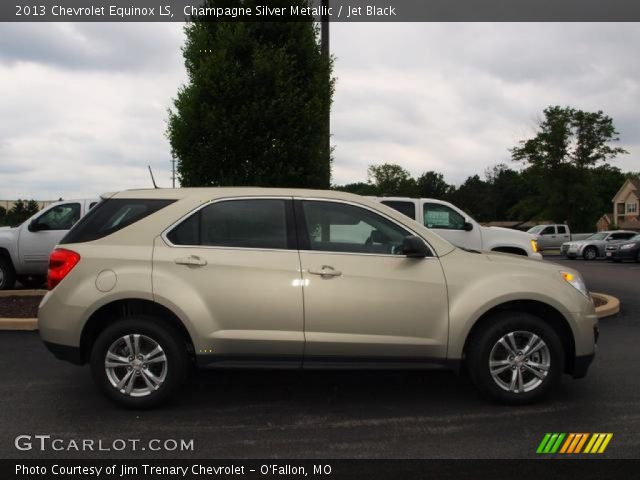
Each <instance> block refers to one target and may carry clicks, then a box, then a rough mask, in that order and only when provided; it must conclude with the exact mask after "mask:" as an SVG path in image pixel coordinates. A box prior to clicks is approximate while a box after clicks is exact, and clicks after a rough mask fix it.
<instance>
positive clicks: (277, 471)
mask: <svg viewBox="0 0 640 480" xmlns="http://www.w3.org/2000/svg"><path fill="white" fill-rule="evenodd" d="M461 453H463V452H461ZM639 468H640V460H604V459H600V460H597V459H586V458H580V459H565V458H563V459H560V458H558V457H555V458H553V459H552V458H541V459H540V460H535V459H529V460H322V459H319V460H292V459H289V460H286V459H270V460H117V461H115V460H59V461H56V460H0V478H2V479H3V480H8V479H25V480H26V479H28V480H32V479H50V478H59V479H65V480H76V479H82V480H84V479H101V480H116V479H119V480H134V479H136V480H151V479H158V480H160V479H163V480H178V479H191V480H205V479H211V478H235V479H238V480H240V479H243V480H244V479H246V480H254V479H281V478H282V479H285V478H286V479H298V478H299V479H302V478H308V479H327V480H328V479H331V480H339V479H356V478H357V479H434V480H439V479H445V480H448V479H451V480H454V479H455V480H467V479H469V480H471V479H502V478H514V479H515V478H517V479H518V480H527V479H536V480H540V479H556V478H558V479H559V478H575V479H579V480H591V479H594V480H595V479H598V480H606V479H618V478H620V479H623V478H624V479H627V478H629V479H630V478H636V476H637V472H638V469H639Z"/></svg>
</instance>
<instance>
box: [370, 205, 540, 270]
mask: <svg viewBox="0 0 640 480" xmlns="http://www.w3.org/2000/svg"><path fill="white" fill-rule="evenodd" d="M373 198H375V200H377V201H379V202H380V203H382V204H384V205H387V206H389V207H391V208H393V209H395V210H397V211H399V212H400V213H404V214H405V215H406V216H408V217H410V218H413V219H414V220H415V221H417V222H418V223H421V224H423V225H424V226H425V227H427V228H429V229H431V230H433V231H434V232H436V233H437V234H439V235H440V236H441V237H443V238H445V239H446V240H448V241H449V242H451V243H452V244H454V245H456V246H457V247H462V248H468V249H471V250H490V251H494V252H503V253H512V254H515V255H523V256H528V257H531V258H536V259H538V260H540V259H542V255H541V254H540V253H538V245H537V243H536V240H535V237H534V236H533V235H531V234H528V233H525V232H520V231H518V230H512V229H509V228H500V227H483V226H481V225H480V224H479V223H478V222H476V221H475V220H474V219H473V218H471V217H470V216H469V215H467V214H466V213H465V212H463V211H462V210H460V209H459V208H458V207H456V206H455V205H452V204H451V203H449V202H445V201H443V200H435V199H432V198H403V197H373Z"/></svg>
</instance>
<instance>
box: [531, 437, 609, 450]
mask: <svg viewBox="0 0 640 480" xmlns="http://www.w3.org/2000/svg"><path fill="white" fill-rule="evenodd" d="M565 438H566V440H565ZM612 438H613V433H592V434H589V433H569V434H565V433H546V434H545V435H544V437H543V438H542V441H541V442H540V445H538V448H537V450H536V453H543V454H545V453H546V454H554V453H562V454H577V453H590V454H593V453H603V452H604V451H605V450H606V448H607V446H608V445H609V442H610V441H611V439H612ZM587 440H588V442H587ZM585 444H586V447H585ZM583 447H585V448H584V451H583V450H582V448H583Z"/></svg>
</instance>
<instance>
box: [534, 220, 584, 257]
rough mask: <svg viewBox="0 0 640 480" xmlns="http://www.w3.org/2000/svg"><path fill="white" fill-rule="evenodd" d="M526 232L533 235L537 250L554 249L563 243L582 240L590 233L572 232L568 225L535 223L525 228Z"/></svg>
mask: <svg viewBox="0 0 640 480" xmlns="http://www.w3.org/2000/svg"><path fill="white" fill-rule="evenodd" d="M527 233H530V234H532V235H535V237H536V241H537V242H538V250H540V251H541V252H543V251H545V250H555V249H558V248H560V247H561V246H562V244H563V243H566V242H570V241H578V240H584V239H586V238H588V237H590V236H591V235H593V234H592V233H576V234H572V233H571V229H570V228H569V225H565V224H557V225H536V226H535V227H532V228H530V229H529V230H527Z"/></svg>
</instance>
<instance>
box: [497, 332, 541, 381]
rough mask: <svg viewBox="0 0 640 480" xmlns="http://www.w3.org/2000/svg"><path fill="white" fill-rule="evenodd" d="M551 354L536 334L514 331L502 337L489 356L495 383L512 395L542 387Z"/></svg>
mask: <svg viewBox="0 0 640 480" xmlns="http://www.w3.org/2000/svg"><path fill="white" fill-rule="evenodd" d="M550 367H551V352H550V351H549V347H548V346H547V344H546V343H545V341H544V340H543V339H542V338H540V337H539V336H538V335H536V334H535V333H533V332H528V331H522V330H518V331H514V332H509V333H507V334H506V335H504V336H502V337H500V339H499V340H498V341H497V342H496V343H495V345H494V346H493V348H492V349H491V353H490V355H489V371H490V373H491V377H492V378H493V381H494V382H495V383H496V384H497V385H498V386H499V387H500V388H501V389H503V390H505V391H507V392H511V393H525V392H530V391H532V390H535V389H536V388H538V387H539V386H540V385H541V384H542V382H543V381H544V379H545V378H546V377H547V375H548V374H549V369H550Z"/></svg>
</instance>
